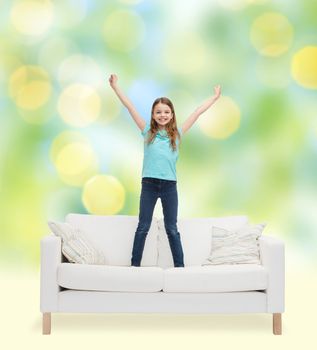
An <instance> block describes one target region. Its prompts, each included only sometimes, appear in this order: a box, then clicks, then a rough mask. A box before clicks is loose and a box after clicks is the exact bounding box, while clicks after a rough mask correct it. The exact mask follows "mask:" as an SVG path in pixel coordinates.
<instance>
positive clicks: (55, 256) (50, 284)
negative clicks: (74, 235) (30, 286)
mask: <svg viewBox="0 0 317 350" xmlns="http://www.w3.org/2000/svg"><path fill="white" fill-rule="evenodd" d="M62 259H63V257H62V241H61V238H60V237H57V236H55V235H53V234H51V235H48V236H45V237H43V238H42V239H41V269H40V309H41V312H43V313H44V312H54V311H58V293H59V291H60V290H61V288H60V286H59V285H58V284H57V266H58V264H59V263H61V262H62Z"/></svg>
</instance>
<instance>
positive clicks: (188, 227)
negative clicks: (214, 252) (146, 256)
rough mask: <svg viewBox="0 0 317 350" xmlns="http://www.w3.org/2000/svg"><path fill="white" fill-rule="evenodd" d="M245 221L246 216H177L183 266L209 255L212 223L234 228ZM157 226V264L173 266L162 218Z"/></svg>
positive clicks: (192, 263) (198, 261)
mask: <svg viewBox="0 0 317 350" xmlns="http://www.w3.org/2000/svg"><path fill="white" fill-rule="evenodd" d="M247 222H248V217H247V216H227V217H214V218H212V217H198V218H188V219H187V218H179V219H178V222H177V228H178V232H179V233H180V236H181V242H182V247H183V253H184V265H185V267H186V266H196V265H198V266H199V265H201V264H202V263H203V262H204V261H205V260H206V258H207V257H208V256H209V255H210V251H211V244H212V237H211V236H212V225H215V226H218V227H222V228H225V229H236V228H239V227H241V226H242V225H244V224H246V223H247ZM158 228H159V235H158V266H160V267H162V268H168V267H174V263H173V257H172V253H171V249H170V245H169V241H168V238H167V234H166V231H165V225H164V219H163V218H162V219H159V220H158Z"/></svg>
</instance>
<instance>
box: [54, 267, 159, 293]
mask: <svg viewBox="0 0 317 350" xmlns="http://www.w3.org/2000/svg"><path fill="white" fill-rule="evenodd" d="M163 273H164V271H163V269H161V268H159V267H131V266H109V265H88V264H72V263H60V264H59V265H58V268H57V283H58V284H59V285H60V286H61V287H64V288H68V289H77V290H95V291H108V292H159V291H160V290H162V289H163Z"/></svg>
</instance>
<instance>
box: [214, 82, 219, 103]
mask: <svg viewBox="0 0 317 350" xmlns="http://www.w3.org/2000/svg"><path fill="white" fill-rule="evenodd" d="M214 93H215V94H214V98H215V100H217V99H218V98H219V97H220V95H221V87H220V85H216V86H215V87H214Z"/></svg>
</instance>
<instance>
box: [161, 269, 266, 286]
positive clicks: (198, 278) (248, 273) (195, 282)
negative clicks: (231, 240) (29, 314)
mask: <svg viewBox="0 0 317 350" xmlns="http://www.w3.org/2000/svg"><path fill="white" fill-rule="evenodd" d="M267 283H268V275H267V270H266V269H265V268H264V266H262V265H257V264H254V265H252V264H239V265H212V266H189V267H185V268H180V267H175V268H168V269H165V270H164V287H163V291H164V292H188V293H196V292H197V293H198V292H238V291H239V292H241V291H249V290H263V289H266V288H267Z"/></svg>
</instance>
